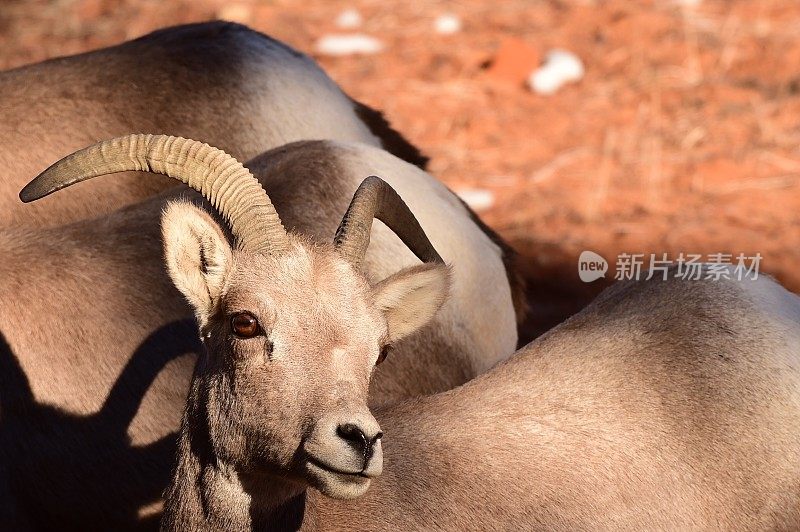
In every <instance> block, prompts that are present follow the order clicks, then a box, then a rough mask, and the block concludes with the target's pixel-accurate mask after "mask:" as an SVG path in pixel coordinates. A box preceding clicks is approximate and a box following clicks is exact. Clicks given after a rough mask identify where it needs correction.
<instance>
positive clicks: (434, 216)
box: [0, 136, 516, 530]
mask: <svg viewBox="0 0 800 532" xmlns="http://www.w3.org/2000/svg"><path fill="white" fill-rule="evenodd" d="M187 142H188V141H180V142H179V141H178V140H176V139H170V138H166V137H145V136H140V137H129V138H127V139H124V140H118V141H114V142H112V143H106V144H104V146H105V148H97V147H94V148H89V149H87V150H84V151H82V152H80V154H78V155H75V156H71V157H68V158H67V159H65V160H64V161H62V162H60V163H57V164H56V165H55V166H54V167H53V168H51V169H50V170H48V171H47V172H45V173H44V174H43V175H42V176H41V177H40V178H38V179H37V180H35V181H34V182H33V184H32V185H30V186H29V187H26V191H25V193H24V194H23V195H24V196H25V198H26V199H32V198H34V197H38V196H41V195H42V194H46V193H47V192H50V191H52V190H54V189H57V188H61V187H62V186H63V185H64V184H65V183H66V182H69V183H74V182H76V180H79V179H81V177H85V174H87V173H93V174H97V173H102V172H103V171H104V168H105V170H119V169H120V168H121V166H114V167H113V168H109V167H108V166H107V164H106V163H104V162H103V161H106V162H107V161H108V158H109V157H113V156H114V155H115V154H117V155H118V153H119V152H118V150H122V152H123V153H125V154H126V155H127V154H130V153H131V152H130V151H128V150H131V149H134V148H135V149H134V153H135V152H136V151H138V150H141V151H142V152H143V154H142V155H141V157H137V158H135V162H133V163H131V162H130V161H129V162H127V163H121V164H122V167H124V166H127V165H129V164H131V165H132V164H136V165H144V164H148V163H146V160H147V159H146V155H147V153H162V152H163V153H171V151H170V149H176V150H184V151H181V153H183V154H185V155H188V154H189V153H191V154H194V155H200V154H203V153H211V152H209V151H208V149H207V148H202V149H199V148H197V145H196V144H194V143H187ZM169 147H171V148H169ZM185 150H189V151H185ZM195 150H197V151H195ZM214 153H216V152H214ZM98 154H104V155H100V156H99V157H97V156H98ZM187 164H190V166H191V167H192V168H198V166H197V165H196V164H194V163H192V162H191V160H190V159H187ZM148 165H149V164H148ZM248 167H249V168H250V169H251V170H252V171H253V173H254V174H255V175H257V176H258V178H259V180H260V182H261V183H262V184H263V186H264V187H265V188H266V189H267V190H269V193H270V198H271V199H272V201H273V202H274V205H275V208H276V210H277V211H278V212H280V214H281V220H282V221H283V223H284V224H285V226H286V227H287V228H288V229H290V230H291V231H293V232H295V233H298V234H303V235H305V236H306V238H307V239H308V241H316V242H322V243H324V245H323V247H322V250H321V251H320V253H323V252H324V249H327V248H326V247H325V246H329V244H328V243H329V241H330V238H331V235H333V234H334V232H335V231H336V229H337V227H338V226H339V223H340V221H341V219H342V214H343V213H344V212H345V211H346V209H347V206H348V204H349V202H350V199H351V198H352V197H353V193H354V191H355V190H356V189H357V187H358V186H359V184H360V183H361V181H362V180H363V179H364V177H365V176H368V175H370V174H377V175H381V176H384V177H385V178H386V180H387V181H388V182H389V183H390V184H391V185H392V187H393V188H394V189H396V190H397V191H398V192H399V193H400V194H401V195H402V197H403V198H404V200H405V201H406V202H407V203H408V204H409V206H410V208H411V209H412V210H413V212H414V214H415V215H416V218H417V219H418V220H419V223H420V225H421V226H422V227H423V228H424V230H425V232H426V233H427V235H428V236H429V237H430V239H431V241H432V242H433V243H434V244H435V246H436V249H437V250H438V251H439V253H441V256H442V257H444V259H445V260H447V261H448V262H454V263H456V264H457V265H456V266H455V267H454V268H453V270H452V272H451V294H452V295H451V297H450V298H449V300H448V301H447V302H446V303H445V304H444V306H443V307H442V309H441V310H440V311H439V312H438V314H437V315H436V317H435V318H434V319H433V322H432V323H431V324H430V325H428V326H427V327H424V328H423V329H421V330H419V331H418V332H416V333H414V334H412V335H410V336H408V337H407V338H406V339H405V340H403V341H401V342H399V343H398V344H397V345H396V346H395V349H394V352H393V353H392V354H391V356H389V358H388V359H387V360H386V362H384V363H383V364H381V366H380V367H379V368H378V369H376V371H375V373H374V375H373V377H372V389H371V393H370V398H371V400H372V402H373V404H376V403H382V402H395V401H396V400H398V399H400V398H404V397H409V396H413V395H418V394H429V393H435V392H438V391H442V390H445V389H449V388H452V387H453V386H456V385H458V384H461V383H463V382H465V381H467V380H468V379H470V378H472V377H474V376H475V375H477V374H479V373H481V372H483V371H485V370H487V369H488V368H489V367H491V366H492V365H494V364H495V363H496V362H498V361H500V360H503V359H504V358H505V357H507V356H508V355H509V354H510V353H512V352H513V350H514V346H515V342H516V340H515V338H516V334H515V332H516V328H515V320H514V312H513V309H512V304H511V293H510V289H509V283H508V281H507V277H506V272H505V270H504V267H503V263H502V259H501V251H500V249H499V248H498V247H497V246H496V245H495V244H494V243H493V242H492V240H491V239H490V238H489V237H488V236H487V235H486V234H485V233H484V232H483V231H482V230H481V229H480V228H479V227H478V226H477V225H476V224H474V223H473V222H472V220H471V217H470V216H471V215H470V213H469V211H468V210H466V209H465V208H464V206H463V205H462V204H461V203H460V201H459V200H458V199H457V198H456V197H455V196H454V195H453V194H452V193H450V192H449V191H448V190H447V188H446V187H445V186H444V185H442V184H441V183H440V182H438V181H437V180H435V179H433V178H432V177H431V176H430V175H428V174H426V173H425V172H424V171H422V170H420V169H419V168H417V167H415V166H413V165H411V164H408V163H405V162H403V161H401V160H399V159H398V158H396V157H394V156H392V155H391V154H389V153H387V152H385V151H383V150H381V149H379V148H375V147H372V146H367V145H363V144H357V143H337V142H332V141H304V142H297V143H293V144H290V145H287V146H282V147H280V148H276V149H274V150H271V151H269V152H267V153H265V154H263V155H261V156H259V157H257V158H255V159H253V160H251V161H250V162H249V163H248ZM138 168H143V167H142V166H138ZM170 168H173V167H172V166H170ZM56 175H58V176H60V177H62V178H63V181H61V182H58V180H55V181H54V180H52V178H53V177H54V176H56ZM142 178H146V177H144V176H142ZM107 179H111V178H110V177H109V178H107ZM84 186H87V185H84ZM212 191H213V192H215V193H216V192H218V191H219V190H218V189H217V188H214V189H213V190H212ZM256 192H258V193H259V194H263V192H261V191H260V189H258V190H257V191H256ZM186 195H188V197H189V198H191V199H193V200H194V201H195V202H196V203H197V204H198V205H204V204H203V203H202V199H201V198H200V196H199V195H198V194H196V193H194V192H187V191H186V189H185V188H182V187H181V188H179V189H178V190H169V191H166V192H164V193H162V194H161V195H159V196H156V197H153V198H150V199H148V200H146V201H144V202H142V203H139V204H137V205H135V206H131V207H128V208H125V209H122V210H120V211H117V212H115V213H112V214H109V215H105V216H103V217H100V218H97V219H94V220H82V221H79V222H76V223H73V224H71V225H67V226H64V227H58V228H52V229H46V230H43V229H39V230H6V231H0V254H2V256H3V257H4V260H3V261H0V300H1V301H3V305H1V306H0V324H2V334H3V335H4V337H5V342H6V344H7V346H8V354H7V355H3V353H2V350H0V356H7V357H10V358H13V359H15V360H14V361H13V363H7V364H8V365H10V367H12V368H17V369H16V370H14V371H9V372H8V375H10V376H13V375H17V377H15V378H14V379H13V380H12V381H10V382H6V381H3V378H4V377H3V374H2V373H0V413H2V414H0V433H4V434H5V435H6V436H7V437H6V438H5V439H2V440H1V441H2V442H3V445H0V500H2V501H7V500H11V501H13V502H12V503H10V504H5V505H0V508H6V509H10V511H12V513H13V512H14V511H16V512H17V514H18V515H15V516H12V517H8V518H6V520H5V521H2V520H0V523H5V522H11V523H18V522H21V521H24V520H26V519H27V520H32V522H33V523H34V524H35V526H36V527H38V528H52V527H56V526H61V527H64V526H68V527H70V528H83V529H85V528H87V527H97V528H105V529H113V530H120V529H125V528H131V527H134V526H136V524H137V523H138V521H137V519H138V517H137V515H138V512H142V511H148V512H151V511H155V512H156V513H151V514H148V515H150V517H151V518H152V517H154V516H155V517H157V505H156V503H157V501H158V500H159V496H160V494H161V492H162V491H163V489H164V488H165V487H166V485H167V479H168V476H169V468H170V464H171V463H172V461H173V459H174V440H173V439H172V436H173V434H174V432H175V431H176V430H177V429H178V427H179V424H180V415H181V412H182V411H183V407H184V405H185V403H186V393H187V389H188V385H189V382H190V377H191V373H192V367H193V365H194V358H193V357H191V356H181V355H183V354H184V353H185V352H186V351H187V349H188V348H187V347H186V343H187V341H186V338H185V336H186V334H187V333H186V330H187V329H186V326H185V325H180V326H179V325H178V324H176V323H175V322H176V321H177V320H185V319H186V318H190V317H191V316H192V310H191V308H190V307H189V306H188V305H187V304H186V303H185V301H184V298H183V297H182V296H181V294H180V293H179V292H177V291H176V290H175V288H174V287H173V286H172V283H171V282H170V279H169V277H168V276H167V274H166V273H165V271H164V266H163V251H162V247H161V237H160V232H159V228H158V225H159V224H158V220H159V218H160V214H161V211H162V210H163V209H164V207H165V205H166V204H167V202H168V201H169V200H173V199H177V198H180V197H181V196H186ZM245 200H246V201H248V202H252V201H257V199H247V198H245V197H244V196H242V198H241V201H243V202H244V201H245ZM205 207H206V208H209V206H208V205H205ZM181 208H188V207H185V206H183V207H181ZM234 212H237V213H241V212H243V211H241V210H240V209H239V210H237V209H234ZM245 214H246V213H245ZM356 229H358V227H356ZM401 229H403V228H401ZM234 256H236V254H234ZM205 259H206V261H209V260H212V259H214V256H207V257H205ZM206 264H208V265H210V264H211V263H210V262H206ZM315 264H317V265H318V266H322V263H315ZM363 264H364V268H363V271H364V274H366V275H367V277H368V279H369V280H370V282H373V283H379V282H380V281H381V280H382V279H384V278H385V277H388V276H391V275H392V274H394V273H395V272H397V271H398V270H401V269H402V268H404V267H409V266H414V265H415V264H418V259H417V258H416V257H415V256H414V255H413V253H411V252H410V251H409V250H408V248H407V247H406V246H405V245H404V244H403V242H402V241H401V240H400V239H399V238H398V237H397V236H396V235H395V234H394V233H392V232H391V231H390V230H389V229H387V228H386V227H385V226H384V225H383V224H381V223H375V225H374V226H373V228H372V238H371V243H370V246H369V249H368V250H367V253H366V258H365V260H364V263H363ZM348 268H349V266H348ZM418 268H419V267H418ZM323 273H324V274H325V275H332V274H333V273H335V272H333V271H329V272H323ZM354 275H355V274H354ZM311 288H312V287H311V286H309V287H307V289H306V290H305V291H303V292H298V293H296V294H295V295H296V297H297V298H303V297H306V296H305V294H307V292H308V290H310V289H311ZM355 295H356V294H355V293H354V294H353V297H355ZM308 297H310V296H308ZM311 299H312V300H313V298H311ZM295 308H299V307H295ZM298 319H299V318H298ZM303 319H304V320H306V322H307V323H308V324H309V326H311V324H312V323H316V320H318V319H322V316H317V315H314V314H313V313H308V315H307V317H304V318H303ZM302 323H304V322H302V321H301V325H302ZM190 330H191V327H190ZM192 336H193V337H195V338H196V333H193V334H192ZM323 337H324V335H323V334H317V338H319V339H320V341H321V339H322V338H323ZM173 344H175V345H173ZM306 347H308V348H309V349H311V345H310V344H309V345H308V346H306ZM293 348H297V349H299V348H301V346H300V345H299V344H295V345H294V346H293ZM132 353H133V357H132ZM162 366H163V369H162ZM127 368H133V369H131V370H128V369H127ZM136 368H138V369H136ZM155 375H158V376H157V377H154V376H155ZM9 378H10V377H9ZM151 381H152V383H151ZM20 383H22V384H20ZM15 390H22V391H21V392H19V393H17V392H16V391H15ZM109 390H112V391H111V392H109ZM142 390H147V393H146V395H144V397H141V395H142V393H143V392H142ZM107 396H108V397H107ZM112 396H113V397H112ZM20 398H28V399H26V400H24V401H23V400H21V399H20ZM8 401H12V402H14V404H16V403H17V402H20V403H21V404H22V406H19V407H15V408H14V409H13V410H10V409H9V408H8V407H7V405H8V404H9V403H8ZM41 411H45V412H48V413H54V412H62V413H63V416H62V417H59V416H57V415H55V414H53V415H50V414H48V415H46V416H45V415H43V414H42V413H41ZM94 420H99V421H103V423H99V422H95V421H94ZM120 420H121V421H120ZM128 422H130V427H129V428H128V429H127V433H126V432H125V427H126V426H127V424H128ZM6 442H25V443H26V444H25V447H24V448H20V449H18V450H17V447H16V445H17V444H16V443H15V444H8V445H6ZM27 442H32V443H30V444H27ZM66 442H69V443H70V444H69V445H67V443H66ZM20 453H21V454H22V456H24V460H23V459H22V458H21V457H20V456H19V454H20ZM4 463H5V464H39V465H37V466H35V467H33V466H31V467H22V466H20V467H19V468H17V467H16V466H14V468H12V470H11V471H8V470H4V469H3V467H2V464H4ZM42 464H45V465H42ZM132 464H138V465H139V466H138V467H141V469H139V468H137V466H136V465H132ZM145 464H146V465H145ZM87 469H89V470H91V471H93V472H96V475H95V476H94V477H93V480H92V482H77V483H76V482H75V481H74V479H75V478H85V475H86V474H87V473H86V470H87ZM32 471H33V472H32ZM116 472H124V473H119V474H124V476H125V481H124V482H118V481H117V480H118V473H116ZM7 492H8V493H10V495H9V496H8V497H5V496H3V494H4V493H7ZM144 506H147V508H146V509H145V510H143V509H142V508H143V507H144ZM30 508H36V511H35V512H28V511H27V509H30ZM2 517H3V514H2V513H0V519H1V518H2ZM0 528H9V527H3V526H0ZM9 529H13V527H10V528H9Z"/></svg>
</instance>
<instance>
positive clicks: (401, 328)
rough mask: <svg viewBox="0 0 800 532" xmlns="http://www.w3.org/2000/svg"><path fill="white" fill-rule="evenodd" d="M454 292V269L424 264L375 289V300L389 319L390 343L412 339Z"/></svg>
mask: <svg viewBox="0 0 800 532" xmlns="http://www.w3.org/2000/svg"><path fill="white" fill-rule="evenodd" d="M449 289H450V269H449V268H448V267H447V266H445V265H443V264H421V265H419V266H412V267H410V268H405V269H403V270H400V271H399V272H397V273H395V274H393V275H390V276H389V277H387V278H386V279H384V280H383V281H381V282H380V283H378V284H376V285H375V286H374V287H373V288H372V294H373V300H374V302H375V304H376V305H377V306H378V308H380V309H381V310H382V311H383V313H384V315H385V316H386V323H387V324H388V327H389V341H390V342H394V341H396V340H399V339H400V338H403V337H404V336H408V335H409V334H411V333H412V332H414V331H416V330H417V329H419V328H420V327H422V326H423V325H425V324H426V323H428V322H429V321H430V320H431V319H432V318H433V316H434V315H435V314H436V312H437V311H438V310H439V307H441V306H442V304H443V303H444V301H445V299H447V293H448V291H449Z"/></svg>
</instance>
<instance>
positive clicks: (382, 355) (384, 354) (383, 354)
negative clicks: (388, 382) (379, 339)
mask: <svg viewBox="0 0 800 532" xmlns="http://www.w3.org/2000/svg"><path fill="white" fill-rule="evenodd" d="M391 350H392V346H391V345H385V346H383V347H381V352H380V354H379V355H378V360H376V361H375V365H376V366H377V365H378V364H380V363H381V362H383V361H384V360H386V357H387V356H389V351H391Z"/></svg>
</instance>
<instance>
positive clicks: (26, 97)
mask: <svg viewBox="0 0 800 532" xmlns="http://www.w3.org/2000/svg"><path fill="white" fill-rule="evenodd" d="M130 131H153V132H167V131H168V132H170V133H173V134H177V135H183V136H186V137H191V138H197V139H201V140H203V141H204V142H209V143H211V144H212V145H215V146H220V147H222V148H224V149H225V150H226V151H228V152H230V153H232V154H233V155H234V156H236V157H238V158H239V159H240V160H247V159H250V158H252V157H254V156H256V155H258V154H259V153H262V152H264V151H266V150H268V149H270V148H274V147H276V146H280V145H282V144H287V143H290V142H294V141H298V140H307V139H335V140H341V141H356V142H364V143H367V144H372V145H375V146H383V147H385V148H386V149H387V150H388V151H390V152H391V153H393V154H395V155H397V156H398V157H400V158H402V159H405V160H408V161H410V162H412V163H414V164H418V165H424V162H425V158H424V157H422V156H421V155H420V153H419V152H418V151H417V150H416V148H414V147H413V146H412V145H411V144H409V143H408V142H407V141H406V140H405V139H403V137H402V136H400V135H399V134H398V133H397V132H396V131H394V130H393V129H392V128H391V127H389V124H388V123H387V122H386V120H384V118H383V117H382V116H381V114H380V113H379V112H377V111H374V110H372V109H370V108H368V107H366V106H364V105H362V104H360V103H358V102H356V101H354V100H352V99H350V98H349V97H348V96H347V95H346V94H344V93H343V92H342V91H341V89H339V87H338V86H337V85H336V84H335V83H334V82H333V81H332V80H331V79H330V78H329V77H328V76H327V75H326V74H325V72H323V71H322V70H321V69H320V68H319V66H318V65H317V64H316V63H315V62H314V61H313V60H312V59H311V58H309V57H307V56H305V55H303V54H301V53H299V52H297V51H296V50H294V49H292V48H290V47H289V46H287V45H285V44H283V43H281V42H279V41H276V40H274V39H271V38H270V37H268V36H266V35H263V34H261V33H258V32H256V31H253V30H250V29H248V28H247V27H245V26H241V25H238V24H232V23H228V22H209V23H202V24H191V25H185V26H176V27H172V28H166V29H162V30H159V31H156V32H154V33H151V34H149V35H145V36H144V37H141V38H138V39H135V40H133V41H129V42H124V43H122V44H120V45H117V46H113V47H110V48H105V49H101V50H97V51H93V52H89V53H85V54H80V55H75V56H70V57H62V58H57V59H51V60H49V61H44V62H42V63H38V64H34V65H29V66H24V67H21V68H16V69H13V70H8V71H5V72H0V168H2V175H1V176H0V228H3V227H9V226H16V227H34V226H52V225H56V224H62V223H65V222H69V221H72V220H78V219H81V218H85V217H87V216H97V215H100V214H103V213H108V212H112V211H114V210H116V209H117V208H119V207H120V206H123V205H127V204H132V203H136V202H138V201H140V200H142V199H144V198H146V197H148V196H150V195H152V194H154V193H156V192H159V191H161V190H163V189H164V188H165V187H166V186H172V185H173V183H172V182H171V181H170V180H166V179H161V180H159V179H141V178H140V176H137V175H135V174H133V173H129V174H127V175H124V176H118V178H117V179H114V180H108V181H105V182H103V183H98V184H97V185H96V186H92V187H78V188H75V189H72V190H69V191H68V192H66V193H65V194H63V195H60V196H59V197H58V198H55V199H53V200H46V201H42V202H40V203H39V204H37V205H33V206H28V207H26V208H23V206H22V205H21V204H20V203H19V201H18V200H17V192H18V191H19V189H20V188H21V187H22V186H23V185H24V184H25V183H26V182H27V181H28V180H29V179H30V178H31V176H33V175H36V174H37V173H38V172H39V171H41V169H42V168H43V167H44V166H46V164H48V163H50V162H52V161H54V160H57V159H59V158H61V157H63V156H64V155H66V154H68V153H71V152H73V151H74V150H76V149H78V148H82V147H83V146H87V145H89V144H92V143H94V142H97V141H98V140H101V139H106V138H111V137H116V136H119V135H123V134H127V133H129V132H130Z"/></svg>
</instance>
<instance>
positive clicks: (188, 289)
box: [161, 202, 232, 323]
mask: <svg viewBox="0 0 800 532" xmlns="http://www.w3.org/2000/svg"><path fill="white" fill-rule="evenodd" d="M161 235H162V238H163V240H164V255H165V258H166V261H167V270H168V271H169V276H170V278H171V279H172V282H173V283H175V286H176V287H177V288H178V290H180V291H181V293H182V294H183V295H184V296H185V297H186V299H187V300H189V303H190V304H191V305H192V306H193V307H194V309H195V312H196V314H197V317H198V319H199V320H200V321H201V323H202V322H204V321H205V320H206V319H207V318H208V316H209V315H210V314H211V312H212V310H213V308H214V305H215V304H216V303H217V301H218V299H219V296H220V294H221V293H222V286H223V283H224V282H225V277H226V274H227V273H228V270H229V268H230V266H231V260H232V251H231V247H230V245H229V244H228V240H227V239H226V238H225V235H224V233H223V232H222V229H220V227H219V225H217V223H216V222H215V221H214V220H213V219H212V218H211V216H210V215H209V214H208V213H207V212H206V211H204V210H203V209H201V208H199V207H196V206H195V205H192V204H191V203H187V202H173V203H170V204H168V205H167V208H166V209H164V214H163V215H162V217H161Z"/></svg>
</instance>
